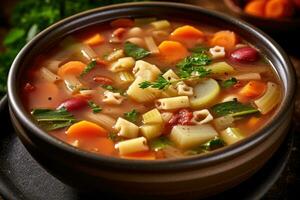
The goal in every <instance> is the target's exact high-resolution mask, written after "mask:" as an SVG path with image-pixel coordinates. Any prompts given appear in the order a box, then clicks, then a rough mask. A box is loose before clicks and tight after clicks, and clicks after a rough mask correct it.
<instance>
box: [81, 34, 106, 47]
mask: <svg viewBox="0 0 300 200" xmlns="http://www.w3.org/2000/svg"><path fill="white" fill-rule="evenodd" d="M104 40H105V39H104V37H103V36H102V35H100V34H99V33H97V34H95V35H93V36H92V37H90V38H88V39H86V40H84V41H83V43H84V44H87V45H91V46H93V45H98V44H101V43H103V42H104Z"/></svg>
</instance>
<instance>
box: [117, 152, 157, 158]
mask: <svg viewBox="0 0 300 200" xmlns="http://www.w3.org/2000/svg"><path fill="white" fill-rule="evenodd" d="M122 158H126V159H134V160H155V159H156V157H155V153H154V152H152V151H143V152H136V153H131V154H127V155H123V156H122Z"/></svg>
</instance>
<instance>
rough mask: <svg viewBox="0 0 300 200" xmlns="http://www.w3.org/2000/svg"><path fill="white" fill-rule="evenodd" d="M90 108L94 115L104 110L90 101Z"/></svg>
mask: <svg viewBox="0 0 300 200" xmlns="http://www.w3.org/2000/svg"><path fill="white" fill-rule="evenodd" d="M88 105H89V107H90V108H91V109H92V111H93V113H98V112H101V111H102V108H100V107H99V106H98V105H97V104H95V103H94V102H93V101H88Z"/></svg>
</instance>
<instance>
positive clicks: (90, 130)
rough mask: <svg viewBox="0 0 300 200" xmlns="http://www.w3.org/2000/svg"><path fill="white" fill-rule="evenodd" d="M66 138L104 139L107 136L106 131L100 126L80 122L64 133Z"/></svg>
mask: <svg viewBox="0 0 300 200" xmlns="http://www.w3.org/2000/svg"><path fill="white" fill-rule="evenodd" d="M66 133H67V135H68V137H71V138H75V139H78V138H91V137H99V136H100V137H106V136H107V135H108V132H107V130H105V129H104V128H102V127H101V126H99V125H97V124H95V123H93V122H89V121H80V122H77V123H75V124H73V125H72V126H70V127H69V128H68V130H67V131H66Z"/></svg>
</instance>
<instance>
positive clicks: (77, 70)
mask: <svg viewBox="0 0 300 200" xmlns="http://www.w3.org/2000/svg"><path fill="white" fill-rule="evenodd" d="M85 67H86V64H84V63H82V62H80V61H70V62H67V63H66V64H64V65H62V66H61V67H60V68H59V69H58V72H57V74H58V75H59V76H60V77H64V76H65V75H75V76H79V75H80V74H81V72H82V71H83V69H84V68H85Z"/></svg>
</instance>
